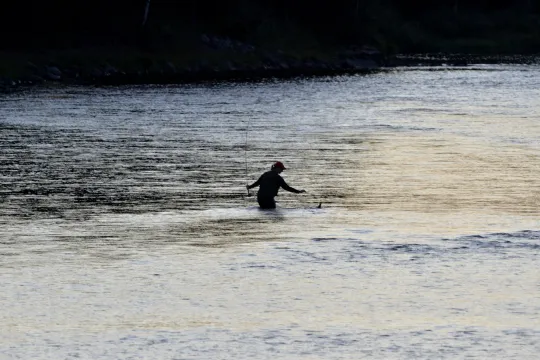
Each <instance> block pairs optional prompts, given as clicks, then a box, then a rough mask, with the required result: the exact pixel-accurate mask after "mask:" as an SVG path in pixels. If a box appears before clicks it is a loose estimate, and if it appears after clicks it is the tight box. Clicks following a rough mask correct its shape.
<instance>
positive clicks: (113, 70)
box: [103, 63, 118, 76]
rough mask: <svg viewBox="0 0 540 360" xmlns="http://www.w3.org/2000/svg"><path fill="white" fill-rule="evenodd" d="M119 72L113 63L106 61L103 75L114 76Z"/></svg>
mask: <svg viewBox="0 0 540 360" xmlns="http://www.w3.org/2000/svg"><path fill="white" fill-rule="evenodd" d="M116 74H118V70H117V69H116V68H115V67H114V66H112V65H111V64H108V63H106V64H105V66H104V67H103V76H114V75H116Z"/></svg>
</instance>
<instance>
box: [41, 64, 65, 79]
mask: <svg viewBox="0 0 540 360" xmlns="http://www.w3.org/2000/svg"><path fill="white" fill-rule="evenodd" d="M45 78H47V79H48V80H54V81H59V80H62V71H60V69H59V68H57V67H56V66H47V67H46V68H45Z"/></svg>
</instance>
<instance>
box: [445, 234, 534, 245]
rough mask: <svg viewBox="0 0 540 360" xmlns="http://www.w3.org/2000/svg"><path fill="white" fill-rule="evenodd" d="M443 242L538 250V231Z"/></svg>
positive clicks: (460, 238)
mask: <svg viewBox="0 0 540 360" xmlns="http://www.w3.org/2000/svg"><path fill="white" fill-rule="evenodd" d="M444 240H446V241H456V242H460V243H467V245H468V246H469V247H476V248H505V249H506V248H527V249H535V250H536V249H540V231H536V230H522V231H517V232H512V233H507V232H498V233H490V234H476V235H467V236H462V237H458V238H455V239H444Z"/></svg>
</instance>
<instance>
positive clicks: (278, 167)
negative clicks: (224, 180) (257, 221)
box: [246, 161, 306, 209]
mask: <svg viewBox="0 0 540 360" xmlns="http://www.w3.org/2000/svg"><path fill="white" fill-rule="evenodd" d="M283 170H285V166H284V165H283V163H281V162H280V161H278V162H276V163H275V164H274V165H272V168H271V169H270V171H267V172H265V173H264V174H262V175H261V177H260V178H259V180H257V181H255V182H254V183H253V184H251V185H246V188H247V189H248V192H249V189H252V188H254V187H256V186H259V191H258V192H257V202H258V203H259V206H260V208H261V209H275V208H276V201H275V200H274V197H276V196H277V194H278V191H279V189H280V188H282V189H283V190H286V191H289V192H292V193H295V194H300V193H305V192H306V191H305V190H296V189H295V188H293V187H290V186H289V185H287V183H286V182H285V180H283V178H282V177H281V175H279V174H281V172H282V171H283Z"/></svg>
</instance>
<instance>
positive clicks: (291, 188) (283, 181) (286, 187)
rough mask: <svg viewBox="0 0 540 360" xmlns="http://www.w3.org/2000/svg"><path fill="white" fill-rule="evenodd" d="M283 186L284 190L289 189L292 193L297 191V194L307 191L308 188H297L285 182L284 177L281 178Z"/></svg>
mask: <svg viewBox="0 0 540 360" xmlns="http://www.w3.org/2000/svg"><path fill="white" fill-rule="evenodd" d="M280 185H281V187H282V188H283V190H286V191H289V192H292V193H295V194H300V193H305V192H306V190H297V189H295V188H293V187H291V186H289V185H287V183H286V182H285V180H283V178H281V184H280Z"/></svg>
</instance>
